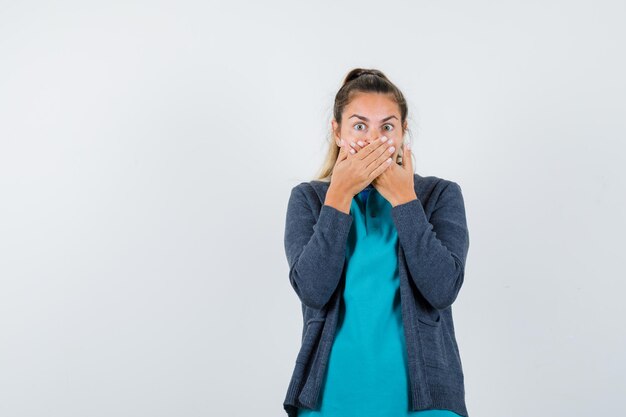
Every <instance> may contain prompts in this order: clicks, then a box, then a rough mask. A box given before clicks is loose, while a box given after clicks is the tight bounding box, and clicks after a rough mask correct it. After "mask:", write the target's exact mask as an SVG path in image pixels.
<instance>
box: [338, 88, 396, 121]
mask: <svg viewBox="0 0 626 417" xmlns="http://www.w3.org/2000/svg"><path fill="white" fill-rule="evenodd" d="M353 113H357V114H360V115H362V116H366V117H368V118H370V117H371V118H374V119H375V120H376V119H382V118H384V117H387V116H391V115H392V114H393V115H395V116H396V117H398V119H399V118H400V109H399V108H398V104H397V103H396V102H395V100H394V99H393V96H392V95H390V94H381V93H362V92H358V93H355V94H354V95H353V96H352V99H351V100H350V103H348V105H347V106H346V108H345V111H344V113H343V114H344V115H345V117H350V115H352V114H353Z"/></svg>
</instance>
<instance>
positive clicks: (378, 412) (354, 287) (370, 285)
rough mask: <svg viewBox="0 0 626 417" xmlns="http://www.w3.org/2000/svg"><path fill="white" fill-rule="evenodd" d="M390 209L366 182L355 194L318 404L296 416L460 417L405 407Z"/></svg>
mask: <svg viewBox="0 0 626 417" xmlns="http://www.w3.org/2000/svg"><path fill="white" fill-rule="evenodd" d="M391 208H392V206H391V204H390V203H389V202H388V201H387V200H386V199H385V198H384V197H383V196H382V195H381V194H380V193H379V192H378V191H377V190H376V189H375V188H374V187H373V186H372V185H371V184H370V185H368V186H367V187H366V188H365V189H364V190H363V191H361V192H360V193H359V194H358V195H356V196H355V197H354V199H353V200H352V203H351V207H350V214H351V215H352V217H353V222H352V227H351V229H350V233H349V235H348V242H347V245H346V261H347V264H346V285H345V289H344V293H343V302H342V303H341V308H340V310H339V322H338V324H337V333H336V335H335V340H334V342H333V346H332V349H331V352H330V356H329V359H328V367H327V370H326V375H325V379H324V382H323V385H322V392H321V394H320V395H321V398H320V409H319V410H308V409H299V410H298V416H299V417H321V416H323V417H389V416H394V417H397V416H420V417H460V416H459V415H458V414H457V413H454V412H452V411H449V410H434V409H433V410H422V411H409V385H408V382H409V381H408V374H407V372H408V371H407V369H408V368H407V353H406V352H407V351H406V346H405V338H404V328H403V323H402V311H401V305H400V281H399V280H400V277H399V274H398V258H397V249H398V248H397V245H398V235H397V232H396V229H395V225H394V223H393V220H392V217H391Z"/></svg>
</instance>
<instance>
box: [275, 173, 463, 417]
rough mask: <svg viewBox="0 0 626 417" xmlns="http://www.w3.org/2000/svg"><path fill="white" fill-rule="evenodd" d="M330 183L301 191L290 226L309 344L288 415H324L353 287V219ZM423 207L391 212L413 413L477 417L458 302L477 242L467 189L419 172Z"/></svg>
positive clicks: (293, 276) (293, 274) (295, 191)
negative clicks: (333, 353)
mask: <svg viewBox="0 0 626 417" xmlns="http://www.w3.org/2000/svg"><path fill="white" fill-rule="evenodd" d="M329 185H330V184H329V183H328V182H324V181H317V180H314V181H310V182H302V183H300V184H298V185H296V186H295V187H293V188H292V190H291V196H290V198H289V203H288V206H287V215H286V224H285V252H286V255H287V261H288V263H289V281H290V283H291V286H292V287H293V289H294V290H295V292H296V294H297V295H298V297H299V299H300V301H301V303H302V314H303V330H302V345H301V347H300V350H299V352H298V356H297V358H296V361H295V367H294V370H293V374H292V377H291V381H290V382H289V386H288V388H287V395H286V397H285V400H284V402H283V407H284V409H285V411H286V412H287V414H288V416H289V417H295V416H296V415H297V414H296V413H297V408H308V409H317V408H318V405H319V397H320V394H321V393H320V391H321V387H322V383H323V379H324V377H325V371H326V365H327V364H328V358H329V354H330V349H331V347H332V343H333V340H334V336H335V330H336V327H337V317H338V312H339V303H340V301H341V295H342V292H343V287H344V284H345V272H344V264H345V248H346V242H347V237H348V232H349V231H350V227H351V225H352V216H351V215H350V214H346V213H344V212H342V211H339V210H337V209H335V208H333V207H331V206H328V205H324V200H325V198H326V192H327V191H328V187H329ZM414 185H415V193H416V194H417V197H418V198H417V199H416V200H412V201H409V202H407V203H404V204H399V205H397V206H395V207H393V208H392V209H391V215H392V217H393V221H394V224H395V226H396V229H397V232H398V242H399V245H398V270H399V274H400V297H401V302H402V321H403V324H404V333H405V337H406V347H407V357H408V368H409V369H408V374H409V389H410V395H409V398H410V404H409V407H410V410H415V411H417V410H427V409H432V408H436V409H448V410H452V411H454V412H455V413H457V414H460V415H462V416H467V417H469V416H468V412H467V408H466V405H465V387H464V377H463V369H462V366H461V357H460V355H459V349H458V346H457V342H456V338H455V335H454V324H453V320H452V303H453V302H454V300H456V298H457V295H458V293H459V290H460V289H461V286H462V285H463V278H464V270H465V260H466V257H467V252H468V249H469V234H468V229H467V222H466V218H465V205H464V201H463V196H462V193H461V187H460V186H459V185H458V184H457V183H456V182H454V181H450V180H445V179H442V178H438V177H435V176H428V177H422V176H420V175H418V174H414Z"/></svg>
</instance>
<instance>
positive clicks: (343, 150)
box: [335, 139, 348, 164]
mask: <svg viewBox="0 0 626 417" xmlns="http://www.w3.org/2000/svg"><path fill="white" fill-rule="evenodd" d="M340 142H341V146H339V154H338V155H337V161H335V164H337V163H339V162H340V161H343V160H344V159H346V158H347V157H348V152H347V146H346V142H345V141H344V140H343V139H340Z"/></svg>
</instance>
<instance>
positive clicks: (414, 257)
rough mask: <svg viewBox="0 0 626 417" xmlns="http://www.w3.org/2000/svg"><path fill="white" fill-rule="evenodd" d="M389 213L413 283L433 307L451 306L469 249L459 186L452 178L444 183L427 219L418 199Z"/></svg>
mask: <svg viewBox="0 0 626 417" xmlns="http://www.w3.org/2000/svg"><path fill="white" fill-rule="evenodd" d="M391 213H392V217H393V220H394V223H395V225H396V229H397V231H398V239H399V241H400V244H401V246H402V249H403V250H404V253H405V255H406V262H407V266H408V269H409V273H410V275H411V277H412V278H413V281H414V282H415V285H416V286H417V288H418V289H419V291H420V292H421V293H422V295H423V296H424V298H425V299H426V300H427V301H428V302H429V303H430V304H431V305H432V306H433V307H435V308H437V309H439V310H443V309H445V308H447V307H449V306H451V305H452V303H453V302H454V300H456V297H457V295H458V293H459V290H460V289H461V286H462V285H463V278H464V273H465V260H466V257H467V251H468V249H469V233H468V230H467V222H466V218H465V204H464V201H463V195H462V193H461V187H460V186H459V185H458V184H457V183H455V182H453V181H450V182H449V183H448V185H446V186H445V188H444V189H443V191H441V194H440V195H439V198H438V200H437V202H436V204H435V207H434V209H433V213H432V215H431V217H430V222H429V220H428V219H427V218H426V213H425V212H424V208H423V207H422V204H421V202H420V201H419V200H418V199H414V200H411V201H409V202H407V203H404V204H399V205H397V206H395V207H393V208H392V212H391Z"/></svg>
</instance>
